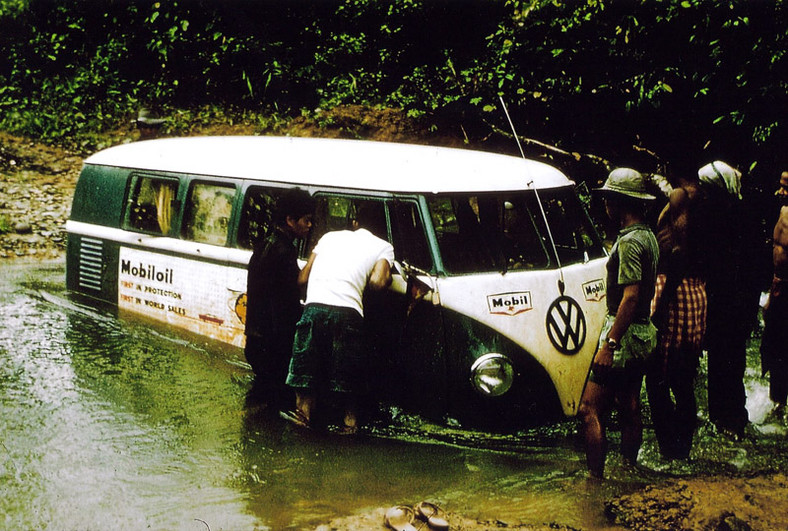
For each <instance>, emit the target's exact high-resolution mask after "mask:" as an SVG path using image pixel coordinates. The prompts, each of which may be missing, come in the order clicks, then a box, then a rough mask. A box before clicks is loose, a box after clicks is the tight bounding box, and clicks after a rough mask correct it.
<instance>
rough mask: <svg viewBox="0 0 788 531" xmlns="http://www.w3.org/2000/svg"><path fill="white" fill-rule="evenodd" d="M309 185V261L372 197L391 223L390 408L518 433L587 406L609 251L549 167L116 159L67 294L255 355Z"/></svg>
mask: <svg viewBox="0 0 788 531" xmlns="http://www.w3.org/2000/svg"><path fill="white" fill-rule="evenodd" d="M295 186H297V187H300V188H303V189H305V190H308V191H309V192H310V193H311V194H312V195H313V196H314V197H315V198H316V200H317V204H318V208H317V212H316V214H315V224H314V229H313V232H312V234H311V236H310V238H309V240H308V241H303V242H300V256H301V257H302V258H303V259H305V258H306V257H308V255H309V252H310V250H311V248H312V247H313V246H314V244H315V243H316V241H317V239H318V238H319V237H320V236H321V235H322V234H324V233H325V232H326V231H330V230H336V229H344V228H346V227H347V224H348V220H349V219H350V218H351V217H352V216H353V213H354V211H355V209H356V208H358V206H359V205H360V204H361V203H373V204H374V205H376V206H377V208H380V209H381V210H382V211H383V212H385V215H386V219H387V220H388V236H389V240H390V241H391V243H392V244H393V245H394V250H395V254H396V259H397V264H396V265H395V275H394V282H393V283H392V286H391V289H390V290H389V291H388V292H386V293H384V294H383V295H380V296H376V297H374V298H371V299H370V300H369V301H368V304H367V306H366V311H365V313H366V314H367V318H368V319H367V320H368V322H369V326H370V330H371V333H372V336H373V337H374V338H375V346H374V348H372V349H371V351H370V369H371V374H373V375H374V378H375V386H374V387H375V390H376V392H377V393H378V395H379V396H378V398H379V399H380V400H381V401H383V402H387V403H391V404H395V405H398V406H401V407H403V408H405V410H408V411H410V410H413V411H415V412H420V413H422V414H426V415H429V416H431V417H434V418H439V419H447V418H453V419H457V420H459V421H460V422H464V423H466V424H467V425H472V424H489V423H490V422H492V421H495V422H497V423H500V424H501V425H502V426H503V427H505V428H516V427H519V426H522V425H526V424H529V423H532V422H534V420H535V419H539V418H544V417H545V416H551V415H553V414H560V413H563V414H565V415H574V414H575V413H576V412H577V409H578V406H579V402H580V397H581V394H582V391H583V388H584V386H585V382H586V378H587V375H588V371H589V367H590V363H591V359H592V356H593V354H594V351H595V348H596V343H597V338H598V335H599V330H600V328H601V325H602V321H603V318H604V315H605V300H604V299H605V282H604V278H605V271H604V266H605V262H606V252H605V249H604V247H603V245H602V242H601V240H600V238H599V236H598V235H597V233H596V231H595V229H594V226H593V224H592V222H591V220H590V218H589V217H588V215H587V213H586V210H585V208H584V207H583V204H582V202H581V201H580V200H579V198H578V195H577V193H576V190H575V186H574V183H573V182H572V181H570V180H569V179H568V178H567V177H566V176H565V175H564V174H563V173H561V172H560V171H559V170H557V169H556V168H554V167H551V166H549V165H547V164H544V163H541V162H537V161H533V160H524V159H522V158H517V157H512V156H507V155H499V154H492V153H484V152H478V151H470V150H462V149H449V148H437V147H427V146H416V145H405V144H392V143H383V142H369V141H356V140H333V139H310V138H279V137H193V138H168V139H158V140H149V141H143V142H136V143H130V144H125V145H120V146H117V147H112V148H109V149H106V150H103V151H100V152H98V153H96V154H94V155H92V156H91V157H89V158H88V159H86V160H85V164H84V167H83V169H82V173H81V175H80V178H79V182H78V184H77V187H76V190H75V194H74V201H73V206H72V210H71V216H70V219H69V221H68V223H67V232H68V253H67V268H66V269H67V271H66V277H67V287H68V289H69V290H71V291H73V292H77V293H80V294H83V295H88V296H90V297H93V298H96V299H100V300H103V301H107V302H109V303H112V304H116V305H117V306H118V308H119V309H120V311H121V312H132V313H135V314H141V315H144V316H147V317H149V318H153V319H155V320H158V321H161V322H162V323H166V324H167V325H171V326H174V327H180V328H183V329H186V330H189V331H191V332H194V333H197V334H202V335H205V336H208V337H211V338H214V339H217V340H219V341H222V342H225V343H229V344H232V345H235V346H237V347H242V346H243V344H244V339H245V337H244V319H245V309H246V267H247V264H248V261H249V257H250V256H251V249H252V245H253V243H254V242H255V241H256V240H257V239H258V238H259V237H260V236H261V235H262V234H263V233H264V232H265V230H266V228H267V227H268V226H269V223H270V219H271V208H272V205H273V203H274V202H275V201H276V198H277V197H278V195H279V194H280V193H281V192H282V191H283V190H285V189H287V188H290V187H295Z"/></svg>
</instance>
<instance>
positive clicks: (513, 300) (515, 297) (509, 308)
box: [487, 291, 533, 315]
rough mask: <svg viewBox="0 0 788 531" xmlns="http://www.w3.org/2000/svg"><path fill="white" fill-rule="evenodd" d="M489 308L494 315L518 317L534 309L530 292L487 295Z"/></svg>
mask: <svg viewBox="0 0 788 531" xmlns="http://www.w3.org/2000/svg"><path fill="white" fill-rule="evenodd" d="M487 308H488V309H489V310H490V313H491V314H494V315H517V314H518V313H523V312H527V311H528V310H532V309H533V305H532V304H531V292H530V291H512V292H509V293H498V294H496V295H487Z"/></svg>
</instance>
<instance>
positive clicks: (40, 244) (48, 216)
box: [0, 108, 788, 531]
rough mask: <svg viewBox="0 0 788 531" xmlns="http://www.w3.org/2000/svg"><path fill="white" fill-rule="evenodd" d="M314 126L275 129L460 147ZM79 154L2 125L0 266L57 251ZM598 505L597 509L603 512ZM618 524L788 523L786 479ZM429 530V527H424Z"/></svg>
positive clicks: (374, 119)
mask: <svg viewBox="0 0 788 531" xmlns="http://www.w3.org/2000/svg"><path fill="white" fill-rule="evenodd" d="M324 118H325V120H324V122H323V123H322V124H321V125H320V126H318V124H317V123H315V122H314V121H310V120H307V119H299V120H296V121H294V122H293V123H292V124H291V125H290V127H289V129H285V130H278V133H279V134H294V135H299V136H332V137H352V138H368V139H375V140H391V141H400V142H416V143H432V144H439V145H461V144H462V136H461V134H459V133H460V132H459V131H458V132H457V133H458V135H457V136H456V137H443V138H439V137H436V136H432V134H431V133H428V132H425V131H421V130H420V129H419V127H418V125H417V124H415V123H414V122H412V121H409V120H407V119H406V118H405V117H403V116H402V114H401V113H397V112H395V111H390V110H389V111H380V112H373V111H370V110H368V109H360V108H345V109H341V110H337V111H334V112H333V113H331V114H326V116H325V117H324ZM189 133H190V134H194V135H205V134H257V133H261V131H256V130H254V129H253V128H252V127H250V126H248V125H236V126H229V125H226V124H223V125H222V124H220V125H216V126H200V127H195V128H193V129H192V130H191V131H190V132H189ZM136 136H137V133H136V131H134V130H132V129H129V130H127V131H119V132H117V131H116V132H113V135H112V138H113V140H112V142H114V143H120V142H124V141H132V140H135V139H136ZM81 164H82V157H81V156H80V155H78V154H75V153H71V152H68V151H66V150H63V149H60V148H57V147H51V146H46V145H43V144H40V143H38V142H35V141H33V140H31V139H25V138H19V137H14V136H10V135H7V134H4V133H0V264H2V263H3V262H4V261H9V260H16V259H55V258H62V257H63V253H64V250H65V221H66V219H67V217H68V212H69V208H70V203H71V199H72V196H73V191H74V186H75V184H76V180H77V177H78V173H79V170H80V168H81ZM386 509H387V508H385V507H384V508H377V509H373V510H370V511H368V512H366V513H364V514H356V515H352V516H349V517H346V518H342V519H337V520H335V521H332V522H330V523H327V524H325V525H323V526H320V527H319V529H321V530H323V531H327V530H338V531H360V530H375V529H385V527H384V525H383V519H384V513H385V511H386ZM601 510H603V509H602V508H600V511H601ZM604 510H605V512H606V514H607V515H608V516H609V518H610V522H611V528H617V529H638V530H647V529H709V530H724V529H739V530H744V529H753V530H758V529H763V530H767V529H788V480H787V479H786V476H785V475H784V474H776V473H763V474H760V475H754V476H743V477H733V476H727V475H726V476H711V477H692V478H686V479H681V480H676V479H666V480H665V481H664V482H658V483H655V484H652V485H650V486H648V487H645V488H644V489H642V490H641V491H639V492H637V493H634V494H630V495H627V496H619V497H617V498H614V499H611V500H609V501H608V502H607V504H606V507H605V508H604ZM447 519H448V521H449V523H450V526H451V529H452V530H455V531H460V530H466V531H483V530H500V529H508V530H513V529H516V530H526V529H540V530H541V529H545V530H546V529H568V528H567V527H566V526H563V525H561V523H560V522H557V523H539V522H535V523H523V522H502V521H478V520H475V519H473V518H467V517H465V516H464V515H461V514H452V513H450V514H448V515H447ZM424 529H425V530H426V529H427V528H426V526H425V527H424Z"/></svg>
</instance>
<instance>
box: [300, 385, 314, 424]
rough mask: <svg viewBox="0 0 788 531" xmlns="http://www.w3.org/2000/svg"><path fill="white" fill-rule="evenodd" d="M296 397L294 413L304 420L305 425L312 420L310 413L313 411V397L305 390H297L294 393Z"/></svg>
mask: <svg viewBox="0 0 788 531" xmlns="http://www.w3.org/2000/svg"><path fill="white" fill-rule="evenodd" d="M295 396H296V411H299V412H301V414H302V415H303V416H304V418H305V419H306V421H307V423H309V422H311V420H312V411H313V410H314V409H315V396H314V395H313V394H311V393H309V392H307V390H306V389H299V390H297V391H296V393H295Z"/></svg>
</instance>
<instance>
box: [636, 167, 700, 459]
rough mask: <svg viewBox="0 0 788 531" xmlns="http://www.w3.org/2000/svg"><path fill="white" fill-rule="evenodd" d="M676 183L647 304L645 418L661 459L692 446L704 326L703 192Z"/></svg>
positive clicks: (686, 182)
mask: <svg viewBox="0 0 788 531" xmlns="http://www.w3.org/2000/svg"><path fill="white" fill-rule="evenodd" d="M689 175H692V174H691V173H690V174H689ZM677 184H678V186H677V187H676V188H674V189H673V190H672V191H671V192H670V195H669V201H668V204H667V205H666V206H665V208H664V209H663V210H662V212H661V213H660V215H659V219H658V221H657V240H658V242H659V255H660V262H659V269H658V276H657V283H656V290H655V293H654V299H653V300H652V302H651V310H652V314H653V316H652V320H653V321H654V324H655V325H656V326H657V328H658V329H659V335H658V343H657V348H656V351H655V352H654V355H653V356H652V358H651V360H650V361H649V366H648V368H647V370H646V389H647V392H648V400H649V406H650V408H651V420H652V422H653V424H654V431H655V434H656V436H657V442H658V444H659V450H660V453H661V454H662V456H663V457H665V458H667V459H686V458H688V457H689V453H690V449H691V448H692V436H693V434H694V431H695V426H696V423H697V412H698V409H697V404H696V402H695V389H694V383H695V376H696V374H697V370H698V361H699V358H700V355H701V352H702V349H703V336H704V333H705V330H706V288H705V280H704V278H703V273H702V271H703V259H704V256H703V254H704V253H703V251H702V250H703V246H702V245H700V241H701V239H702V238H703V235H702V234H701V232H702V230H701V229H700V223H698V220H697V219H696V216H697V215H698V212H697V210H698V204H699V201H701V200H702V196H703V192H702V190H701V188H700V185H699V183H698V180H697V179H692V178H682V179H680V180H678V182H677ZM671 392H672V395H673V396H672V397H671Z"/></svg>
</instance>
